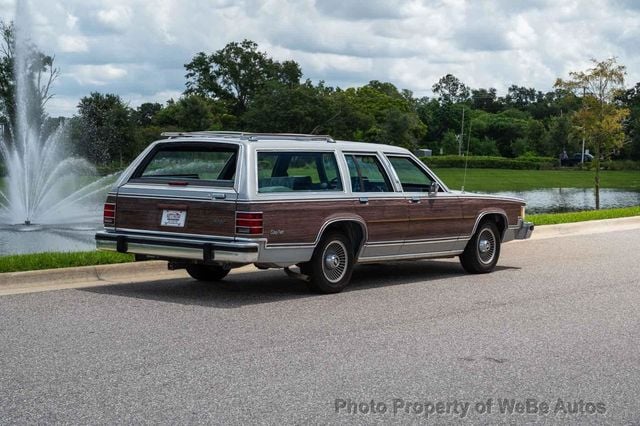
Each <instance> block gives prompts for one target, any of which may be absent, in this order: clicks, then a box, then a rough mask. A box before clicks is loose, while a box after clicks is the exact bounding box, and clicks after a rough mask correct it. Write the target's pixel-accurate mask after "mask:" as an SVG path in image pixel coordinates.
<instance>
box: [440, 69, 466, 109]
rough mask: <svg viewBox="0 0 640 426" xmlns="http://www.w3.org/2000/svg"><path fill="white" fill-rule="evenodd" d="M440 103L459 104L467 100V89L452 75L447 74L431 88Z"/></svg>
mask: <svg viewBox="0 0 640 426" xmlns="http://www.w3.org/2000/svg"><path fill="white" fill-rule="evenodd" d="M432 90H433V93H434V94H436V95H438V100H439V101H440V102H441V103H459V102H466V101H467V100H469V93H470V92H469V88H468V87H467V86H466V85H465V84H464V83H463V82H461V81H460V80H458V78H457V77H456V76H454V75H453V74H447V75H445V76H444V77H442V78H441V79H440V80H438V82H437V83H436V84H434V85H433V86H432Z"/></svg>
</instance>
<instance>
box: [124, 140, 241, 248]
mask: <svg viewBox="0 0 640 426" xmlns="http://www.w3.org/2000/svg"><path fill="white" fill-rule="evenodd" d="M238 158H239V145H235V144H225V143H212V142H164V143H160V144H158V145H157V146H156V147H155V148H154V149H153V150H151V151H150V152H149V154H148V155H147V156H146V157H145V158H144V159H143V161H142V162H141V163H140V165H139V166H138V167H137V168H136V170H135V171H134V172H133V174H132V175H131V178H130V179H129V180H128V182H127V183H125V184H124V185H122V186H121V187H120V188H118V193H117V198H116V207H115V211H116V213H115V229H116V231H141V232H151V233H158V232H161V233H175V234H194V235H207V236H220V237H234V236H235V212H236V203H237V199H238V193H237V191H236V189H235V187H234V186H235V185H234V182H235V178H236V166H237V163H238Z"/></svg>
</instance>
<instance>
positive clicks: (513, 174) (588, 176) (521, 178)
mask: <svg viewBox="0 0 640 426" xmlns="http://www.w3.org/2000/svg"><path fill="white" fill-rule="evenodd" d="M433 171H434V172H435V173H436V174H437V175H438V176H439V177H440V178H441V179H442V180H443V181H444V183H446V184H447V186H448V187H449V188H450V189H460V188H461V187H462V179H463V176H464V169H450V168H441V169H436V168H434V169H433ZM600 182H601V187H602V188H618V189H629V190H635V191H640V171H638V170H621V171H617V170H614V171H609V170H603V171H601V174H600ZM592 187H593V171H587V170H505V169H468V170H467V181H466V183H465V190H467V191H519V190H527V189H540V188H592Z"/></svg>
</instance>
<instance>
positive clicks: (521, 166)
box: [420, 155, 558, 170]
mask: <svg viewBox="0 0 640 426" xmlns="http://www.w3.org/2000/svg"><path fill="white" fill-rule="evenodd" d="M420 159H421V160H422V161H423V162H424V163H425V164H427V165H428V166H429V167H441V168H444V167H453V168H464V167H465V163H467V167H469V168H472V169H514V170H545V169H552V168H554V167H557V166H558V160H556V159H555V158H552V157H532V156H526V157H518V158H504V157H481V156H469V157H468V158H467V157H461V156H458V155H443V156H438V157H421V158H420Z"/></svg>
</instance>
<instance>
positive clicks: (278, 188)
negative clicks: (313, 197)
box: [257, 152, 342, 193]
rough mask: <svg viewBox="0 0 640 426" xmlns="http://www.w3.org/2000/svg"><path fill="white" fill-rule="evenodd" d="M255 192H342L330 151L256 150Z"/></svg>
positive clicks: (340, 181)
mask: <svg viewBox="0 0 640 426" xmlns="http://www.w3.org/2000/svg"><path fill="white" fill-rule="evenodd" d="M257 167H258V192H260V193H272V192H295V191H342V180H341V179H340V172H339V171H338V163H337V162H336V157H335V154H334V153H333V152H258V165H257Z"/></svg>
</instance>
